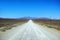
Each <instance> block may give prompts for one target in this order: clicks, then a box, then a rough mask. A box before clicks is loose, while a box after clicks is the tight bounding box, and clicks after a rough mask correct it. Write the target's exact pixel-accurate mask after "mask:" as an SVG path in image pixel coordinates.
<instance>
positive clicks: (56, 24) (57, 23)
mask: <svg viewBox="0 0 60 40" xmlns="http://www.w3.org/2000/svg"><path fill="white" fill-rule="evenodd" d="M34 22H35V23H37V24H39V25H45V26H47V27H49V28H54V29H57V30H60V20H34Z"/></svg>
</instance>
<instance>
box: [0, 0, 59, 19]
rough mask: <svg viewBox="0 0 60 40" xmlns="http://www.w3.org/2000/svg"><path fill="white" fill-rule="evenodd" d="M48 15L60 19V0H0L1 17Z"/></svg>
mask: <svg viewBox="0 0 60 40" xmlns="http://www.w3.org/2000/svg"><path fill="white" fill-rule="evenodd" d="M28 16H30V17H47V18H54V19H60V1H59V0H29V1H28V0H0V17H3V18H20V17H28Z"/></svg>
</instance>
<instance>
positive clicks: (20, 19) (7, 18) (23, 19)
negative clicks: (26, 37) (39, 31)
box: [0, 17, 56, 20]
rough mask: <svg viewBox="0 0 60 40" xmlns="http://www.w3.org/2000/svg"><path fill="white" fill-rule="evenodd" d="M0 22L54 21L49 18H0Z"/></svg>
mask: <svg viewBox="0 0 60 40" xmlns="http://www.w3.org/2000/svg"><path fill="white" fill-rule="evenodd" d="M0 20H56V19H50V18H43V17H42V18H37V17H22V18H0Z"/></svg>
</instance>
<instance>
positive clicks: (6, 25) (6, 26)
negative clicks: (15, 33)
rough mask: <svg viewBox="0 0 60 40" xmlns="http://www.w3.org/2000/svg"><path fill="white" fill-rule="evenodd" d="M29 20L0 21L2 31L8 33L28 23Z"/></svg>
mask: <svg viewBox="0 0 60 40" xmlns="http://www.w3.org/2000/svg"><path fill="white" fill-rule="evenodd" d="M27 21H28V20H0V31H6V30H9V29H11V28H13V27H16V26H17V25H21V24H23V23H26V22H27Z"/></svg>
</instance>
